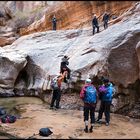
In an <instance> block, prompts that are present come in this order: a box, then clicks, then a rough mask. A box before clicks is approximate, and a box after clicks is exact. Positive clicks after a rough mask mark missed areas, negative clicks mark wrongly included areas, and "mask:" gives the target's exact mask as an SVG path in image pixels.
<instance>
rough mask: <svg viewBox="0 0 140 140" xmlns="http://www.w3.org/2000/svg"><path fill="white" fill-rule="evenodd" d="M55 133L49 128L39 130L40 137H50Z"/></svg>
mask: <svg viewBox="0 0 140 140" xmlns="http://www.w3.org/2000/svg"><path fill="white" fill-rule="evenodd" d="M52 133H53V132H52V131H51V130H50V129H49V128H41V129H40V130H39V135H40V136H49V135H51V134H52Z"/></svg>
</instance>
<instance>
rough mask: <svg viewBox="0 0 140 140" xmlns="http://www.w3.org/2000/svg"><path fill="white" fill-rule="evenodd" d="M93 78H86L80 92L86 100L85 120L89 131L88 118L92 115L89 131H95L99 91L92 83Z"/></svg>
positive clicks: (86, 129)
mask: <svg viewBox="0 0 140 140" xmlns="http://www.w3.org/2000/svg"><path fill="white" fill-rule="evenodd" d="M91 83H92V81H91V79H86V81H85V85H84V86H83V88H82V90H81V92H80V98H81V99H82V100H83V102H84V122H85V129H84V131H85V132H86V133H87V132H88V120H89V116H90V120H91V121H90V124H91V126H90V129H89V132H92V131H93V127H94V123H95V108H96V103H97V97H98V95H97V91H96V88H95V87H94V86H93V84H91Z"/></svg>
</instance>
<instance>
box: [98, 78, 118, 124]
mask: <svg viewBox="0 0 140 140" xmlns="http://www.w3.org/2000/svg"><path fill="white" fill-rule="evenodd" d="M114 90H115V89H114V86H113V84H112V83H111V82H110V81H109V80H108V79H103V85H102V86H100V87H99V94H100V100H101V104H100V109H99V113H98V119H97V122H98V123H101V119H102V115H103V113H104V114H105V121H106V126H108V125H109V123H110V106H111V102H112V96H113V93H114Z"/></svg>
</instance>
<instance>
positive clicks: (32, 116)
mask: <svg viewBox="0 0 140 140" xmlns="http://www.w3.org/2000/svg"><path fill="white" fill-rule="evenodd" d="M20 107H21V108H20V109H23V110H24V109H25V108H26V111H25V112H24V113H23V114H22V117H21V118H20V119H18V120H17V121H16V122H15V123H13V124H1V125H2V127H3V128H4V129H5V130H6V131H7V132H8V133H10V134H14V135H17V136H20V137H22V138H25V139H26V138H29V137H30V136H32V135H33V134H38V132H39V129H40V128H43V127H48V128H50V130H51V131H52V132H53V134H51V135H50V136H48V137H42V136H39V135H36V136H33V137H32V138H37V139H84V138H86V139H98V138H100V139H126V138H128V139H130V138H133V139H140V120H134V119H130V118H129V117H124V116H121V115H116V114H111V122H110V125H109V126H105V124H95V127H94V130H93V132H92V133H85V132H84V130H83V129H84V122H83V111H79V110H66V109H59V110H50V109H49V106H48V105H44V106H43V105H31V104H28V105H22V106H20ZM96 117H97V113H96ZM103 121H104V119H103Z"/></svg>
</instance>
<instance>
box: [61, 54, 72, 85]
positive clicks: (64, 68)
mask: <svg viewBox="0 0 140 140" xmlns="http://www.w3.org/2000/svg"><path fill="white" fill-rule="evenodd" d="M68 60H69V58H68V56H66V55H65V56H64V57H63V58H62V59H61V66H60V73H62V74H63V73H64V71H67V76H65V78H64V82H65V83H67V82H68V80H69V79H70V72H71V70H70V69H69V68H68V67H67V65H69V61H68Z"/></svg>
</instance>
